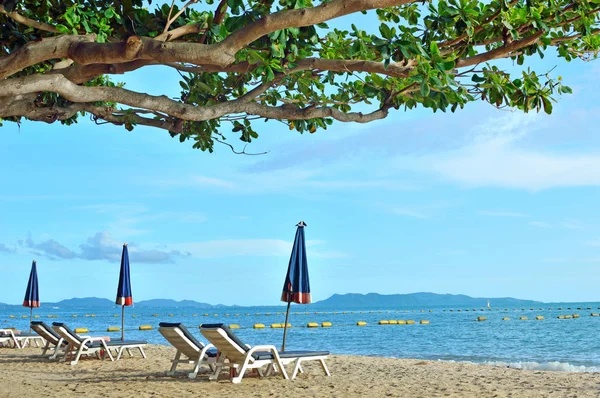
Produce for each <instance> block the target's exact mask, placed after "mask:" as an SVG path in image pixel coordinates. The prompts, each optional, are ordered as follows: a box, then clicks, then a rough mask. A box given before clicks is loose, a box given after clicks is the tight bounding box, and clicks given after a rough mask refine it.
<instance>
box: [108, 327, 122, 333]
mask: <svg viewBox="0 0 600 398" xmlns="http://www.w3.org/2000/svg"><path fill="white" fill-rule="evenodd" d="M120 330H121V328H120V327H118V326H109V327H108V329H106V331H107V332H119V331H120Z"/></svg>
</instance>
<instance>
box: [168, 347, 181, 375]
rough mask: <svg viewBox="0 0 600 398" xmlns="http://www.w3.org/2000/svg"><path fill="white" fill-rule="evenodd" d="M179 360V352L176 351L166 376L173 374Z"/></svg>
mask: <svg viewBox="0 0 600 398" xmlns="http://www.w3.org/2000/svg"><path fill="white" fill-rule="evenodd" d="M179 358H181V351H179V350H177V353H176V354H175V359H173V364H172V365H171V369H169V371H168V372H167V376H173V375H174V374H175V369H177V365H178V364H179Z"/></svg>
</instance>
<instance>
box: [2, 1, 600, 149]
mask: <svg viewBox="0 0 600 398" xmlns="http://www.w3.org/2000/svg"><path fill="white" fill-rule="evenodd" d="M213 1H214V0H204V2H201V1H200V0H188V1H187V2H185V3H182V4H181V6H177V5H176V4H175V0H173V2H172V3H171V4H158V5H157V4H154V5H152V4H151V2H149V3H146V2H145V1H142V0H117V1H105V0H61V1H59V0H35V1H34V0H31V1H30V0H18V1H15V0H3V1H2V0H0V23H1V25H2V29H1V32H0V43H1V53H0V121H4V122H6V121H11V122H17V123H18V122H20V121H21V120H22V119H23V118H25V119H29V120H35V121H44V122H48V123H52V122H56V121H60V122H61V123H63V124H66V125H70V124H72V123H74V122H76V120H77V117H78V116H82V115H90V117H91V118H92V120H94V121H96V122H97V123H112V124H115V125H122V126H124V127H125V128H126V129H128V130H131V129H133V128H134V127H135V126H138V125H145V126H152V127H157V128H160V129H164V130H167V131H168V132H169V133H170V134H171V136H173V137H175V136H178V137H179V139H180V140H181V141H184V140H187V139H191V140H193V141H194V147H195V148H200V149H202V150H210V151H212V150H213V145H214V143H215V142H224V141H225V140H226V138H228V137H231V133H228V132H227V133H226V132H225V131H230V130H231V131H233V132H234V133H235V136H236V137H240V138H241V140H242V141H244V142H250V141H251V140H252V139H254V138H256V137H257V136H258V134H257V133H256V131H255V129H256V125H255V123H256V121H257V120H261V119H262V120H270V119H272V120H277V121H281V122H283V123H285V124H287V125H288V126H289V128H290V129H291V130H297V131H299V132H300V133H303V132H310V133H314V132H315V131H316V130H317V129H325V128H327V126H329V125H331V124H332V123H333V122H334V121H339V122H358V123H366V122H370V121H373V120H377V119H383V118H385V117H386V116H388V114H389V113H390V112H391V111H393V110H398V109H402V110H411V109H415V108H416V107H425V108H430V109H432V110H433V111H434V112H435V111H437V110H441V111H444V112H445V111H447V110H450V111H452V112H454V111H455V110H457V109H458V108H460V109H462V108H463V107H464V106H465V104H466V103H468V102H471V101H486V102H489V103H490V104H492V105H494V106H496V107H509V108H516V109H520V110H523V111H525V112H527V111H530V110H536V111H540V110H543V111H545V112H546V113H551V112H552V103H553V101H555V97H556V95H557V94H560V93H569V92H571V89H570V88H569V87H567V86H564V85H563V84H562V82H561V79H560V77H558V78H557V79H554V78H552V77H551V76H550V75H549V73H548V71H541V72H539V71H538V72H536V71H534V70H531V69H528V68H525V67H522V68H520V69H522V70H521V71H520V73H518V74H517V75H516V76H511V74H510V73H509V72H508V71H507V70H506V69H503V68H500V67H498V63H497V62H496V63H495V62H494V60H499V59H502V58H510V59H512V60H513V62H514V63H516V64H517V65H523V62H524V60H525V59H526V57H529V56H532V55H534V54H539V56H542V57H543V56H544V54H545V53H546V52H547V51H549V50H551V49H555V50H556V51H557V54H558V56H559V57H561V58H562V59H564V60H566V61H571V60H573V59H584V60H587V59H591V58H595V57H596V55H597V52H598V50H599V48H600V35H599V29H598V25H599V21H598V13H599V12H600V0H512V1H511V0H491V1H487V2H478V1H473V0H431V1H429V2H426V1H415V0H321V1H320V2H317V1H315V2H313V0H279V2H274V1H273V0H220V2H219V3H218V4H214V3H213ZM147 7H148V8H147ZM150 8H152V9H150ZM367 11H370V15H371V16H374V15H376V17H377V21H376V23H372V24H370V26H372V27H373V28H372V29H371V30H373V31H367V30H365V29H361V28H359V27H357V26H354V25H352V28H351V29H350V30H340V29H337V28H331V27H329V26H328V24H327V23H328V22H329V23H330V24H331V22H330V21H331V20H333V19H335V18H338V17H342V16H346V15H350V14H354V13H361V12H362V13H366V12H367ZM364 18H365V20H366V19H367V18H371V17H369V16H365V17H364ZM371 20H373V21H374V20H375V19H374V18H371ZM377 27H378V29H377ZM153 65H164V66H166V67H169V68H173V69H176V70H177V71H179V73H180V75H181V82H180V85H181V95H180V97H179V98H168V97H166V96H151V95H148V94H146V93H139V92H134V91H131V90H128V89H127V88H126V87H125V86H124V85H123V84H122V83H119V82H118V81H117V80H115V79H116V77H115V75H120V74H124V73H127V72H130V71H133V70H136V69H140V68H146V67H149V66H153ZM511 69H513V68H511ZM513 74H514V73H513ZM117 78H118V77H117ZM357 108H358V110H363V112H360V111H358V110H357ZM364 109H368V111H364ZM232 148H233V146H232Z"/></svg>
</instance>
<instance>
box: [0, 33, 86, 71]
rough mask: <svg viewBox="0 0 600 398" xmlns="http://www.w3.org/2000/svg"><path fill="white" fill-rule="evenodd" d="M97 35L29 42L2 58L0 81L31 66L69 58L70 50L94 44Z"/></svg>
mask: <svg viewBox="0 0 600 398" xmlns="http://www.w3.org/2000/svg"><path fill="white" fill-rule="evenodd" d="M94 40H96V35H85V36H71V35H62V36H55V37H49V38H47V39H42V40H40V41H35V42H29V43H27V44H25V45H24V46H23V47H21V48H20V49H18V50H17V51H15V52H13V53H11V54H10V55H6V56H4V57H1V58H0V80H1V79H4V78H6V77H9V76H11V75H13V74H15V73H17V72H19V71H21V70H23V69H25V68H27V67H28V66H31V65H35V64H37V63H40V62H44V61H47V60H49V59H60V58H69V55H68V53H69V49H70V48H71V47H72V46H73V45H75V44H78V43H88V44H93V43H90V42H93V41H94Z"/></svg>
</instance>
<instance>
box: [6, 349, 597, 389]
mask: <svg viewBox="0 0 600 398" xmlns="http://www.w3.org/2000/svg"><path fill="white" fill-rule="evenodd" d="M146 352H147V354H148V359H146V360H144V359H141V358H140V357H134V358H124V359H122V360H120V361H117V362H110V361H108V360H98V359H91V358H90V359H84V360H82V361H81V362H80V363H79V364H77V365H75V366H70V365H68V364H66V363H57V362H50V361H48V360H46V359H44V358H41V357H39V356H38V355H39V353H40V349H39V348H26V349H23V350H15V349H8V348H1V349H0V368H1V369H2V377H1V378H0V396H2V397H25V396H38V397H50V396H69V397H70V396H80V395H82V394H85V396H92V397H150V396H158V397H167V396H169V397H177V396H192V395H197V394H203V395H205V396H209V397H219V396H228V397H266V396H270V397H283V396H288V397H289V396H293V397H323V396H333V397H359V396H371V397H384V396H389V397H409V396H410V397H438V396H439V397H598V396H599V395H600V375H599V374H595V373H567V372H542V371H528V370H518V369H507V368H497V367H491V366H485V365H472V364H467V363H448V362H438V361H422V360H416V359H392V358H380V357H359V356H342V355H333V356H331V357H330V359H329V361H328V364H329V368H330V370H331V372H332V376H331V377H326V376H324V375H323V373H322V371H321V369H320V367H319V365H318V364H317V363H313V364H311V363H308V364H307V365H306V366H305V372H306V373H304V374H301V375H299V376H298V377H297V378H296V380H293V381H286V380H283V379H282V378H280V377H274V376H271V377H267V378H258V377H247V378H244V380H243V382H242V383H241V384H238V385H233V384H231V383H229V382H228V381H227V380H226V379H225V378H223V379H222V380H220V381H218V382H209V381H208V376H207V375H206V374H201V375H199V377H198V378H197V379H195V380H190V379H188V378H187V372H186V370H187V369H189V368H188V367H185V366H181V372H179V373H178V374H177V375H176V376H175V377H167V376H165V372H166V370H167V369H168V368H169V366H170V359H171V358H172V356H173V355H174V353H175V351H174V349H173V348H171V347H166V346H159V345H151V346H148V347H147V350H146Z"/></svg>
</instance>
